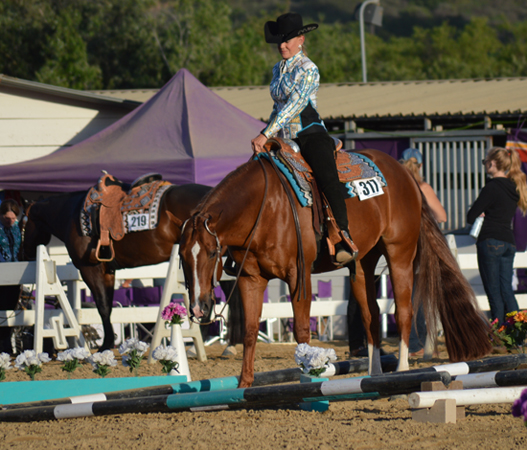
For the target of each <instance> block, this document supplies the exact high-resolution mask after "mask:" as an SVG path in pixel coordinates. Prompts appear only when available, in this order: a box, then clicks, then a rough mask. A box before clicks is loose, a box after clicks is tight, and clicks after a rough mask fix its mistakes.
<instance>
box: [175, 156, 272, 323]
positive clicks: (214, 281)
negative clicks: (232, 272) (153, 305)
mask: <svg viewBox="0 0 527 450" xmlns="http://www.w3.org/2000/svg"><path fill="white" fill-rule="evenodd" d="M258 161H259V162H260V164H261V165H262V169H263V172H264V178H265V188H264V195H263V198H262V203H261V204H260V210H259V211H258V216H257V217H256V221H255V223H254V226H253V228H252V231H251V236H250V238H249V242H248V244H247V249H246V250H245V254H244V255H243V259H242V262H241V264H240V267H239V268H238V272H237V273H236V278H235V280H234V284H233V285H232V288H231V291H230V292H229V296H228V297H227V298H226V300H225V304H224V305H223V308H222V309H221V311H220V312H219V314H215V317H214V320H209V321H208V322H202V321H198V320H195V317H190V315H189V320H191V321H192V322H193V323H196V324H198V325H210V324H211V323H213V322H215V321H217V320H220V319H223V320H225V317H224V316H223V312H224V311H225V308H226V307H227V305H228V304H229V301H230V300H231V298H232V295H233V294H234V290H235V289H236V286H237V284H238V280H239V278H240V275H241V273H242V269H243V265H244V264H245V261H246V259H247V255H248V254H249V250H250V249H251V244H252V242H253V239H254V235H255V234H256V228H257V227H258V224H259V223H260V219H261V218H262V211H263V207H264V205H265V201H266V200H267V191H268V187H269V182H268V179H267V171H266V170H265V166H264V164H263V162H262V160H261V159H260V158H258ZM189 220H190V219H187V220H186V221H185V222H184V223H183V226H182V227H181V234H183V231H184V229H185V225H186V224H187V222H188V221H189ZM208 221H209V218H206V219H205V220H204V222H203V226H204V227H205V230H207V232H208V233H209V234H210V235H211V236H213V237H214V239H215V240H216V262H215V263H214V274H213V276H212V289H213V290H214V288H215V287H216V286H217V285H218V283H219V280H218V266H219V264H220V261H221V243H220V239H219V237H218V234H217V233H216V232H215V231H212V230H211V229H210V228H209V225H208ZM180 256H181V255H180ZM181 259H182V258H180V262H181ZM183 275H184V276H185V284H186V286H187V290H188V288H189V283H188V280H187V275H186V273H185V270H183ZM212 301H213V310H215V309H216V297H215V296H214V295H212Z"/></svg>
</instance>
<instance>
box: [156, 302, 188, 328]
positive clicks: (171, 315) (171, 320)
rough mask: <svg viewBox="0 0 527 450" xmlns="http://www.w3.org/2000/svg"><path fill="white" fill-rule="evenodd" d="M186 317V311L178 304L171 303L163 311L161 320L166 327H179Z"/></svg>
mask: <svg viewBox="0 0 527 450" xmlns="http://www.w3.org/2000/svg"><path fill="white" fill-rule="evenodd" d="M186 315H187V309H186V308H185V307H184V306H183V305H180V304H179V303H175V302H171V303H170V304H169V305H168V306H167V307H165V308H164V309H163V312H162V313H161V318H163V319H164V320H165V323H166V324H167V325H181V324H182V323H183V317H185V316H186Z"/></svg>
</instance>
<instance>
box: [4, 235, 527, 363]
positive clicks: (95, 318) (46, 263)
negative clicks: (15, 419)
mask: <svg viewBox="0 0 527 450" xmlns="http://www.w3.org/2000/svg"><path fill="white" fill-rule="evenodd" d="M447 240H448V242H449V245H450V248H451V249H452V251H453V253H454V255H455V256H456V258H457V260H458V263H459V265H460V267H461V269H462V270H463V273H464V274H465V276H466V277H467V279H468V280H469V282H470V283H471V285H472V287H473V288H474V291H475V293H476V298H477V301H478V303H479V306H480V308H481V309H482V310H484V311H486V310H488V309H489V306H488V300H487V297H486V296H485V294H484V292H483V289H482V286H481V279H480V278H479V272H478V270H477V268H478V266H477V258H476V253H475V245H474V240H473V239H472V238H471V237H470V236H464V235H463V236H461V235H460V236H454V235H447ZM58 259H59V260H60V261H61V264H60V265H57V263H56V261H54V260H52V258H50V256H49V255H48V253H47V252H46V250H45V248H44V247H41V248H39V258H38V260H37V261H36V262H20V263H2V265H1V268H2V271H0V285H10V284H35V286H36V293H37V295H36V302H35V303H36V307H35V309H34V310H27V311H0V317H6V319H5V320H4V321H2V323H1V324H0V326H11V327H12V326H32V325H35V324H36V327H35V328H36V330H35V342H34V348H35V350H37V351H42V339H43V338H44V337H51V338H53V339H54V344H55V347H56V348H58V349H61V348H66V347H67V341H66V338H67V337H70V338H74V339H76V340H77V341H78V342H79V343H81V344H84V341H83V338H82V333H81V332H80V326H81V325H88V324H96V323H101V319H100V316H99V314H98V312H97V310H96V309H93V308H82V307H81V301H80V298H81V296H80V290H81V288H83V287H84V286H85V285H84V283H83V282H82V280H81V277H80V274H79V272H78V270H77V269H76V268H75V267H73V265H72V264H71V263H64V260H63V259H62V260H61V259H60V258H58ZM514 267H515V268H526V267H527V253H525V252H524V253H517V254H516V258H515V262H514ZM377 275H379V276H380V277H381V292H382V294H381V296H380V298H379V299H378V303H379V306H380V310H381V314H382V326H381V329H382V332H383V337H386V335H387V315H388V314H393V313H394V312H395V305H394V301H393V299H391V298H388V295H387V289H386V276H387V272H384V271H383V267H382V264H379V265H378V267H377ZM152 278H165V287H164V290H163V298H162V299H161V305H160V307H130V308H114V309H113V311H112V323H155V324H156V327H155V330H154V337H153V340H152V346H153V347H155V346H157V345H159V344H160V342H161V339H162V338H163V337H165V336H166V337H168V336H169V330H167V329H166V328H165V327H164V321H163V320H162V319H161V317H160V309H161V308H163V307H164V306H166V305H167V304H168V303H169V301H170V297H171V295H172V294H173V293H179V294H182V295H183V298H184V300H185V303H186V305H187V307H188V296H187V292H186V289H185V285H184V281H183V277H182V273H181V271H180V269H179V258H178V254H177V246H174V249H173V252H172V257H171V261H170V262H166V263H162V264H158V265H154V266H144V267H138V268H135V269H124V270H119V271H117V272H116V279H118V280H125V279H152ZM318 280H324V281H327V280H332V283H333V293H332V297H331V298H329V299H323V300H320V301H314V302H312V304H311V316H312V317H330V318H338V317H345V316H346V315H347V306H348V300H347V299H345V298H346V295H347V294H346V292H349V288H346V286H347V284H348V273H347V270H345V269H341V270H338V271H335V272H330V273H326V274H322V275H315V276H313V277H312V286H313V292H314V293H316V292H317V286H316V283H317V281H318ZM62 283H65V284H66V285H67V296H66V290H64V286H63V285H62ZM286 290H287V289H286V286H285V283H283V282H282V281H280V280H273V281H271V282H270V283H269V290H268V292H269V303H265V304H264V306H263V310H262V320H268V319H281V318H283V319H285V318H291V317H293V311H292V306H291V303H290V302H289V301H285V302H283V301H280V299H281V298H283V297H284V295H285V294H286V293H287V292H286ZM47 295H54V296H56V297H57V298H58V299H59V303H60V305H61V308H62V309H55V310H47V309H44V296H47ZM516 298H517V300H518V303H519V306H520V308H521V309H527V294H517V295H516ZM268 323H272V321H271V320H269V322H268ZM45 324H46V326H45ZM274 324H277V325H278V326H279V328H278V334H279V337H280V336H281V335H280V326H281V325H280V321H279V320H278V321H275V322H274ZM329 325H330V326H331V321H330V322H329ZM183 332H184V337H190V338H192V339H193V341H194V344H195V346H196V350H197V354H198V358H199V359H200V360H205V359H206V353H205V348H204V346H203V341H202V339H201V333H200V330H199V327H198V326H197V325H194V324H191V325H190V326H189V328H188V329H184V330H183ZM330 332H331V331H330ZM272 335H273V334H271V336H272Z"/></svg>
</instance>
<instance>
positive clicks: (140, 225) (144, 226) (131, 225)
mask: <svg viewBox="0 0 527 450" xmlns="http://www.w3.org/2000/svg"><path fill="white" fill-rule="evenodd" d="M141 230H148V214H130V215H129V216H128V231H141Z"/></svg>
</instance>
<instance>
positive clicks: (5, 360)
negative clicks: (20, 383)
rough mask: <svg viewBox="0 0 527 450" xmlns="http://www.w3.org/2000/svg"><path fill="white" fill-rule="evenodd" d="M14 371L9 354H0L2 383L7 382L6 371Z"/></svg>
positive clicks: (0, 379)
mask: <svg viewBox="0 0 527 450" xmlns="http://www.w3.org/2000/svg"><path fill="white" fill-rule="evenodd" d="M10 369H12V367H11V356H10V355H9V353H0V381H4V380H5V371H6V370H10Z"/></svg>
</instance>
